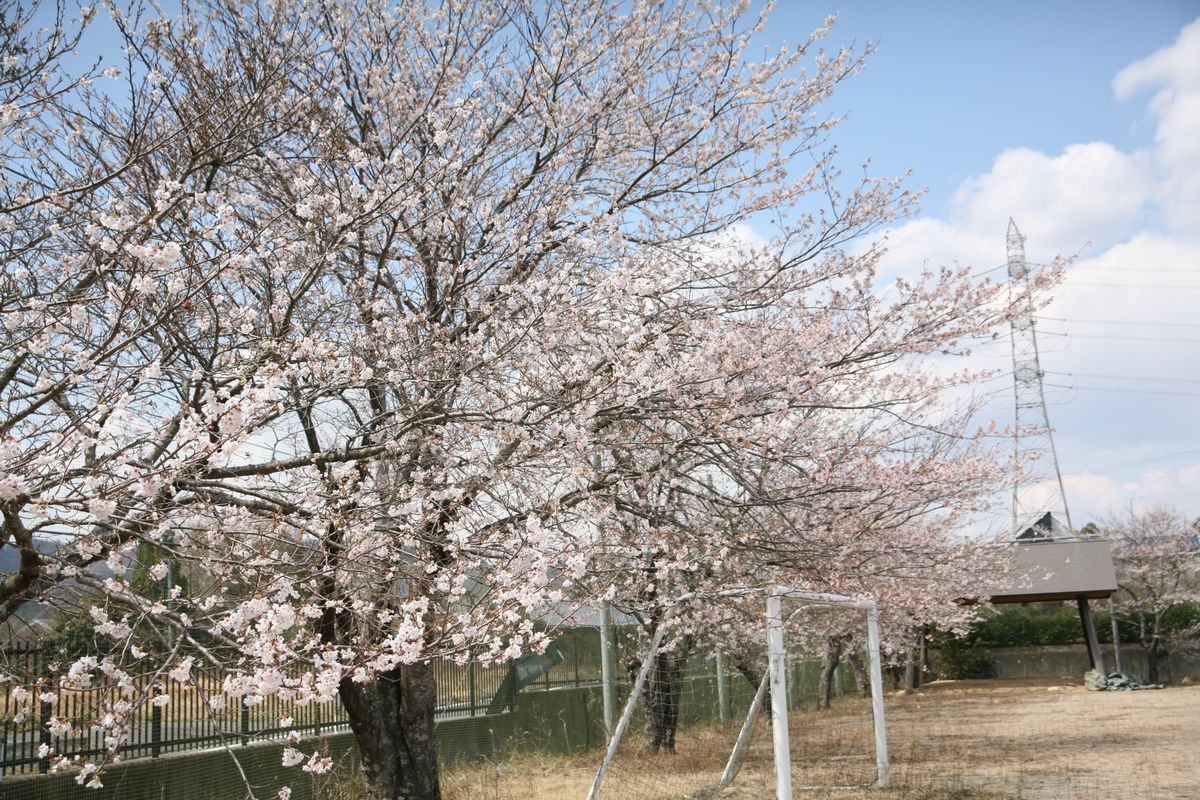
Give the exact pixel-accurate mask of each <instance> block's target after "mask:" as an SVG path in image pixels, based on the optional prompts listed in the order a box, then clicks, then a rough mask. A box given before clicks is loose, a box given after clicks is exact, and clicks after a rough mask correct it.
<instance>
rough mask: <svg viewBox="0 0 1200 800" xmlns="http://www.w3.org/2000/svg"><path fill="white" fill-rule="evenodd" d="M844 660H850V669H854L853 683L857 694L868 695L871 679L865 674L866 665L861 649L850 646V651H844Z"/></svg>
mask: <svg viewBox="0 0 1200 800" xmlns="http://www.w3.org/2000/svg"><path fill="white" fill-rule="evenodd" d="M846 660H847V661H849V662H850V669H851V670H853V671H854V685H855V687H856V688H857V689H858V694H859V696H860V697H867V696H869V695H870V694H871V679H870V678H869V677H868V676H867V665H866V664H864V663H863V657H862V651H860V650H857V649H854V648H851V649H850V652H848V653H846Z"/></svg>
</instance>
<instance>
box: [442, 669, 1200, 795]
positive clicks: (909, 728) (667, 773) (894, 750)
mask: <svg viewBox="0 0 1200 800" xmlns="http://www.w3.org/2000/svg"><path fill="white" fill-rule="evenodd" d="M887 715H888V740H889V747H890V749H891V762H892V786H891V788H889V789H887V790H882V791H881V790H872V789H865V788H861V787H862V786H864V785H866V784H869V783H870V781H871V780H872V778H873V777H874V764H873V761H872V756H871V752H870V720H869V711H868V710H867V706H866V705H865V704H864V702H863V701H861V700H858V699H848V700H843V701H841V702H840V703H838V704H837V705H836V706H835V708H834V709H833V710H832V711H829V712H816V711H812V710H803V711H801V712H796V713H793V714H792V715H790V717H789V718H790V720H791V725H790V728H791V741H792V745H793V747H792V752H793V771H794V775H795V783H796V784H797V786H799V787H805V786H811V785H816V786H823V787H829V786H854V787H857V788H848V789H843V790H827V791H816V790H808V789H803V788H802V789H800V790H798V791H797V792H796V796H797V797H809V798H813V800H852V799H853V798H866V797H870V798H878V800H895V799H896V798H905V799H906V800H1001V799H1004V800H1008V799H1009V798H1012V799H1013V800H1110V799H1111V800H1118V799H1119V800H1194V799H1195V798H1200V766H1198V764H1197V759H1196V751H1197V747H1198V746H1200V686H1181V687H1171V688H1168V689H1164V690H1161V691H1141V692H1089V691H1086V690H1085V689H1084V688H1083V687H1082V685H1079V684H1078V683H1076V684H1075V685H1072V684H1070V683H1062V682H1053V681H946V682H936V683H932V684H929V686H927V687H926V688H925V689H924V690H923V691H922V692H920V693H918V694H915V695H911V696H890V697H889V698H888V709H887ZM736 727H737V726H736V725H734V726H730V727H729V728H726V729H701V730H692V731H686V732H684V733H683V734H682V735H681V738H680V746H679V753H678V754H677V755H675V756H640V755H638V754H637V753H636V752H635V751H634V750H633V749H632V748H631V749H630V750H629V751H627V752H623V753H622V754H621V755H620V757H619V758H618V759H617V762H616V763H615V764H614V766H613V769H612V772H611V774H610V775H609V776H608V777H607V778H606V779H605V783H604V789H603V791H602V794H601V796H602V797H603V798H604V800H642V799H643V798H645V799H646V800H651V799H653V800H660V799H661V800H709V799H710V798H714V795H713V794H712V793H711V791H710V790H711V787H712V786H714V785H715V783H716V779H717V776H719V775H720V772H721V768H722V767H723V766H724V762H725V759H726V758H727V757H728V755H729V752H730V748H731V746H732V740H733V738H734V736H735V735H736ZM631 738H632V739H635V740H636V739H637V736H636V735H634V736H633V737H631ZM770 746H771V743H770V733H769V730H768V728H767V727H766V726H765V725H760V726H758V730H757V733H756V736H755V739H754V742H753V744H752V746H751V748H750V752H749V754H748V756H747V759H746V762H745V765H744V767H743V769H742V771H741V773H740V774H739V776H738V779H737V781H736V782H735V783H734V784H733V786H732V787H731V788H730V789H728V790H726V791H725V792H723V793H721V794H720V795H719V796H716V797H719V798H720V800H760V799H763V800H765V799H766V798H771V797H773V796H774V784H773V777H772V772H771V770H772V766H771V761H770V758H769V755H770ZM600 755H601V754H600V753H591V754H587V755H585V756H579V757H574V758H561V757H538V756H535V755H526V756H520V757H518V758H515V759H510V760H509V761H508V762H507V763H505V764H503V765H497V764H481V765H477V766H472V767H460V768H457V769H454V770H451V771H450V772H449V773H448V774H447V775H446V776H445V788H446V795H447V798H448V800H568V799H570V800H583V798H584V797H585V796H586V794H587V789H588V787H589V786H590V785H591V782H592V779H593V777H594V775H595V770H596V767H597V766H598V764H599V762H600Z"/></svg>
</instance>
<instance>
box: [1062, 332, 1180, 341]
mask: <svg viewBox="0 0 1200 800" xmlns="http://www.w3.org/2000/svg"><path fill="white" fill-rule="evenodd" d="M1042 333H1044V334H1045V335H1047V336H1066V337H1068V338H1072V339H1074V338H1080V339H1120V340H1122V341H1128V342H1186V343H1189V344H1200V339H1182V338H1180V337H1178V336H1122V335H1120V334H1118V333H1075V332H1073V331H1072V332H1069V333H1068V332H1066V331H1042Z"/></svg>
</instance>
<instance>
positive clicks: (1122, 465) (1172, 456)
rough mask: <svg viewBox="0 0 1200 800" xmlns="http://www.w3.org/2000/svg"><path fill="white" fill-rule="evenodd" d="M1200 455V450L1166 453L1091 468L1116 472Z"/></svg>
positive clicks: (1097, 470) (1098, 470)
mask: <svg viewBox="0 0 1200 800" xmlns="http://www.w3.org/2000/svg"><path fill="white" fill-rule="evenodd" d="M1194 455H1200V448H1195V449H1192V450H1179V451H1177V452H1174V453H1166V454H1164V455H1161V456H1153V457H1151V458H1140V459H1137V460H1136V461H1119V462H1116V463H1114V464H1105V465H1104V466H1101V467H1092V468H1091V469H1093V470H1095V471H1096V472H1116V471H1119V470H1123V469H1128V468H1130V467H1140V466H1143V465H1145V464H1157V463H1159V462H1160V461H1174V460H1176V459H1180V458H1188V457H1189V456H1194Z"/></svg>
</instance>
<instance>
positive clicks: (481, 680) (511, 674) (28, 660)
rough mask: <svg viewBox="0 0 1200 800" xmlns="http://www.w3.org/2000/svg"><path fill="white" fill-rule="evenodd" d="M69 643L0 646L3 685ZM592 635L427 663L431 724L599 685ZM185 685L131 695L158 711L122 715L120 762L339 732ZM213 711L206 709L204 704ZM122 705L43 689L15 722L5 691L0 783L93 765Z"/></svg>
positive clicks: (312, 710)
mask: <svg viewBox="0 0 1200 800" xmlns="http://www.w3.org/2000/svg"><path fill="white" fill-rule="evenodd" d="M67 650H78V643H74V646H68V647H66V648H64V646H63V645H62V644H58V645H50V644H46V643H38V642H34V643H7V644H4V645H0V658H2V659H3V664H0V667H2V668H3V671H4V672H5V673H7V674H9V675H20V676H24V677H28V678H33V679H34V680H36V679H37V678H38V677H45V678H47V679H49V678H51V676H53V675H55V674H56V673H57V669H58V667H59V665H61V664H65V663H68V662H67V659H68V658H69V657H71V654H70V653H68V652H67ZM599 652H600V644H599V632H598V631H596V630H595V629H591V628H579V629H573V630H569V631H565V632H564V633H563V634H562V635H560V636H559V637H558V638H557V639H556V640H555V641H554V643H553V644H552V645H551V647H550V648H549V649H548V651H547V653H546V654H545V655H537V656H525V657H523V658H521V659H517V660H516V661H512V662H507V663H504V664H494V665H488V666H485V665H483V664H481V663H479V662H478V661H470V662H468V663H466V664H458V663H455V662H454V661H451V660H446V659H438V660H435V661H434V662H433V663H432V668H433V673H434V678H435V680H436V682H437V687H438V701H437V716H438V717H439V718H441V719H451V718H455V717H464V716H477V715H482V714H487V713H498V712H502V711H505V710H508V709H511V708H512V707H513V706H514V705H515V703H516V700H517V695H518V694H519V693H520V692H521V691H523V690H526V689H553V688H555V687H563V686H584V685H590V684H594V683H598V682H599V680H600V657H599ZM192 674H193V676H194V680H192V681H191V682H189V683H187V684H179V683H175V682H173V681H166V680H160V681H159V682H158V684H157V685H155V686H153V687H151V685H150V684H149V682H148V679H143V680H142V681H141V682H139V683H138V684H137V685H135V689H136V690H137V691H136V692H135V693H134V694H135V695H138V696H140V695H141V694H142V692H143V691H144V690H146V689H147V688H154V690H155V691H154V693H155V694H160V695H165V696H166V697H167V698H168V699H167V701H166V702H165V703H164V704H162V705H157V704H154V703H152V702H149V701H144V702H141V703H140V704H139V705H137V706H136V707H133V708H132V709H130V710H129V711H128V713H129V718H128V725H127V736H126V740H125V742H124V744H123V745H122V747H121V752H122V756H123V758H125V759H133V758H145V757H151V758H154V757H158V756H160V755H162V754H164V753H171V752H178V751H181V750H193V749H203V748H206V747H218V746H223V745H231V744H232V745H241V744H248V743H250V742H252V741H256V740H262V739H272V738H279V737H282V736H285V735H287V734H288V733H291V732H293V731H294V732H296V733H299V734H302V735H306V736H307V735H320V734H321V733H323V732H329V731H332V730H336V729H338V728H344V726H346V725H347V717H346V713H345V711H344V709H343V708H342V705H341V702H340V701H338V700H333V701H331V702H328V703H309V704H306V705H298V704H296V703H292V702H285V701H283V700H281V699H280V698H278V697H277V696H270V697H267V698H265V699H263V700H262V701H261V702H258V703H254V704H251V705H247V704H246V703H243V702H241V700H240V699H238V698H233V697H229V696H227V695H226V694H225V693H224V692H223V690H222V688H221V687H222V682H223V678H224V674H223V673H221V672H219V671H217V670H213V669H204V668H193V670H192ZM214 701H215V702H214ZM122 702H124V703H128V702H129V699H128V698H126V697H122V696H121V693H120V691H119V690H118V689H116V688H114V687H108V686H104V687H93V688H87V689H69V690H64V689H57V688H51V683H50V681H49V680H48V681H47V685H46V688H45V689H44V690H43V692H42V694H40V695H35V696H34V697H32V698H31V705H30V711H31V713H29V714H28V715H25V716H22V715H21V714H20V713H19V709H18V707H17V705H16V704H14V702H13V700H12V695H11V693H10V692H9V691H8V689H7V687H5V688H3V690H2V697H0V715H2V717H0V777H2V776H5V775H14V774H21V773H32V772H42V773H44V772H47V771H48V770H49V767H50V754H55V755H61V756H66V757H67V758H74V757H76V756H79V757H89V756H96V755H100V754H102V753H104V752H106V750H107V744H108V743H107V742H105V741H103V733H102V732H101V731H100V730H98V729H93V726H92V722H93V721H94V720H95V719H96V718H97V717H98V716H99V715H100V714H102V713H112V711H113V709H115V708H120V707H121V706H119V705H118V704H120V703H122ZM56 718H60V719H61V721H63V722H68V723H70V724H71V730H70V731H69V732H68V733H67V734H65V735H61V736H55V735H52V733H51V730H50V723H51V722H52V721H54V720H55V719H56Z"/></svg>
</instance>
